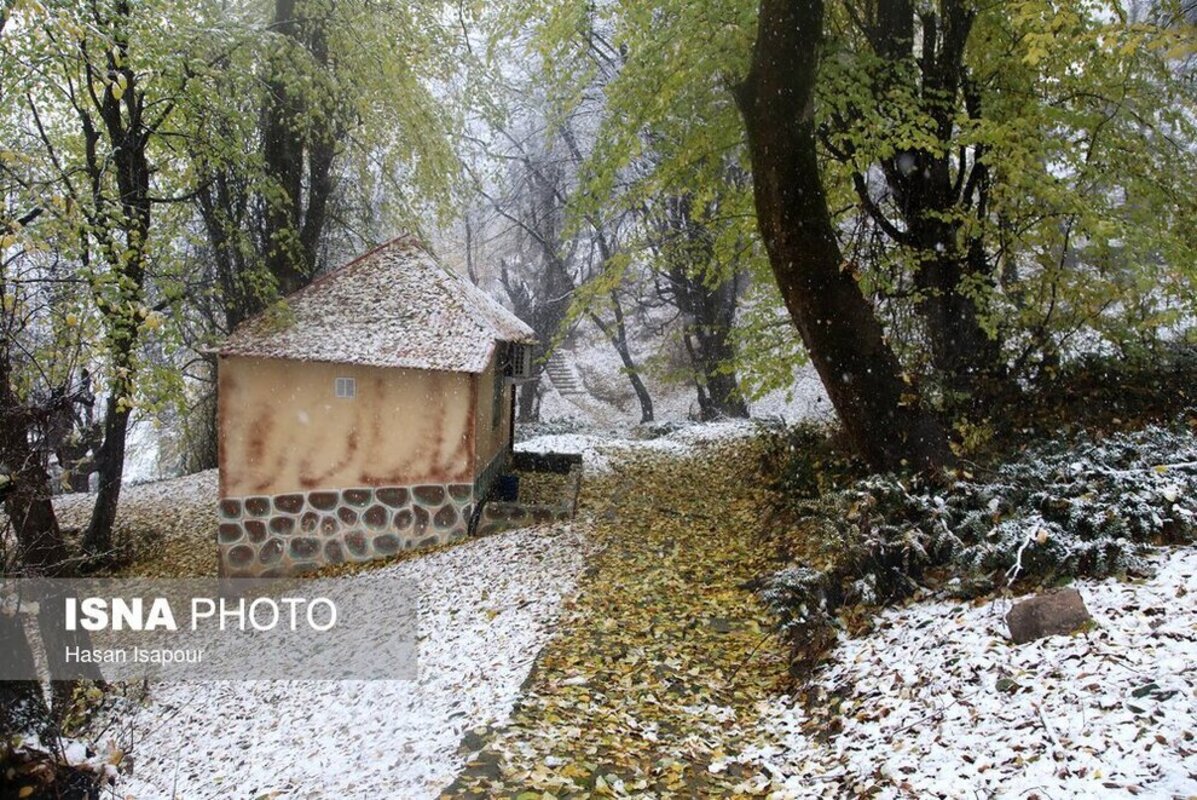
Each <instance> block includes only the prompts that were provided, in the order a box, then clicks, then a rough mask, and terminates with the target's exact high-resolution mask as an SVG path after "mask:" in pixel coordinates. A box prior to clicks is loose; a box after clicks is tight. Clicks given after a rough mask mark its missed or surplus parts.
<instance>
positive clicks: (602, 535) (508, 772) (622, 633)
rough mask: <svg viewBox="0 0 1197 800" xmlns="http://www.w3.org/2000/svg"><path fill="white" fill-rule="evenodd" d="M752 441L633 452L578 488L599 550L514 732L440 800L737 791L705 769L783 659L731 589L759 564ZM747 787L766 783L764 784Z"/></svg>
mask: <svg viewBox="0 0 1197 800" xmlns="http://www.w3.org/2000/svg"><path fill="white" fill-rule="evenodd" d="M758 463H759V460H758V458H757V456H756V448H755V446H754V445H753V443H752V442H751V441H744V440H740V441H733V442H726V441H725V442H712V443H708V444H704V445H702V446H701V447H700V448H698V450H697V455H695V456H693V457H688V458H678V457H676V456H673V457H671V456H669V455H661V454H646V453H644V452H642V451H639V452H638V451H634V450H633V451H630V452H629V453H628V454H627V455H622V454H621V455H620V456H619V457H618V458H617V459H614V460H613V465H612V466H613V469H612V472H611V473H609V474H605V475H599V476H594V477H590V478H588V481H587V483H586V485H585V487H584V490H583V492H584V493H583V498H582V502H583V506H582V510H581V512H580V514H583V515H590V516H592V517H593V519H594V522H595V524H594V531H595V532H594V535H595V536H596V537H597V539H598V541H597V544H598V545H599V546H600V547H601V548H602V550H601V552H599V553H598V554H597V555H596V556H595V557H594V559H593V562H592V564H591V566H590V568H589V570H588V571H587V573H586V576H585V578H584V579H583V581H582V584H581V587H580V589H579V592H578V594H577V596H576V597H575V598H574V600H573V601H572V602H569V601H567V607H566V611H565V614H564V615H563V617H562V619H561V621H560V627H559V629H558V631H557V634H556V636H555V637H554V638H553V639H552V640H551V641H550V643H549V644H548V645H547V646H546V648H545V649H544V650H543V651H542V652H541V654H540V657H539V659H538V661H537V664H536V667H535V668H534V672H533V674H532V676H531V677H530V678H529V681H528V684H527V686H526V692H525V694H524V696H523V698H522V699H521V701H520V702H519V704H518V705H517V707H516V709H515V710H514V711H513V715H512V719H511V721H510V722H509V723H508V724H507V725H505V726H504V727H502V728H501V729H499V730H496V731H490V732H484V733H483V734H482V735H481V736H479V737H478V738H472V737H467V746H471V747H472V748H475V749H478V752H477V753H475V754H474V755H472V757H471V758H470V759H469V761H468V762H467V767H466V769H465V770H464V771H463V773H462V775H461V776H460V777H459V779H458V780H457V781H456V782H455V783H454V784H453V785H452V786H451V787H450V788H449V789H448V790H447V791H446V796H451V797H509V796H515V797H519V796H521V795H524V796H527V797H539V796H542V795H544V794H545V793H547V794H548V795H549V796H552V797H586V796H590V795H599V796H624V795H630V796H645V795H648V796H653V797H669V796H679V797H693V796H720V797H726V796H734V795H736V794H740V793H748V792H749V791H750V788H751V787H752V786H754V785H759V784H758V781H756V780H753V778H754V777H756V776H754V775H752V774H750V773H746V772H742V771H737V770H738V769H740V768H738V767H733V768H731V769H730V770H728V771H712V770H710V769H708V767H709V765H710V764H711V762H712V761H714V760H715V759H720V758H721V757H722V756H724V755H727V754H730V753H731V752H732V751H735V750H736V749H737V748H738V745H739V743H740V742H741V740H742V737H743V736H744V735H746V734H748V733H749V732H750V731H751V727H752V722H753V721H755V720H756V718H757V716H758V703H759V701H761V700H763V699H765V698H766V697H769V696H771V695H773V694H774V693H775V691H776V690H777V689H778V688H779V685H780V684H781V682H782V681H783V679H784V675H785V658H784V655H783V652H782V648H781V646H780V644H779V643H778V641H777V640H776V638H775V637H774V636H772V635H771V634H770V619H769V616H768V615H767V613H766V612H765V610H764V609H763V607H762V606H761V605H760V604H759V602H758V601H757V599H756V597H755V596H754V595H753V593H752V592H751V590H749V589H747V588H744V584H745V583H746V582H748V581H751V580H753V579H754V578H757V577H758V576H760V575H762V574H764V573H765V572H766V571H767V570H768V569H769V568H770V566H771V565H770V564H769V563H768V558H769V555H770V552H771V549H770V548H769V547H768V546H767V544H766V543H765V542H764V541H763V537H762V536H761V533H760V527H759V523H758V515H759V510H760V508H761V505H762V501H763V490H761V489H760V488H758V487H757V483H758V482H759V481H758V479H757V476H756V467H757V464H758ZM760 783H763V781H761V782H760Z"/></svg>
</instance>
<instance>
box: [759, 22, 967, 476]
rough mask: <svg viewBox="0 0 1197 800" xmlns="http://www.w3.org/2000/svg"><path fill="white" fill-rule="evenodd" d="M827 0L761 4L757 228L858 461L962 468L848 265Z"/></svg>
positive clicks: (876, 464) (875, 464)
mask: <svg viewBox="0 0 1197 800" xmlns="http://www.w3.org/2000/svg"><path fill="white" fill-rule="evenodd" d="M822 37H823V2H822V0H761V3H760V18H759V23H758V30H757V39H756V45H755V47H754V50H753V57H752V64H751V68H750V70H749V73H748V76H747V77H746V79H745V81H744V83H743V84H741V85H740V86H739V87H738V89H737V92H736V100H737V103H738V105H739V107H740V112H741V114H742V115H743V117H744V122H745V126H746V128H747V132H748V144H749V150H750V153H751V156H752V166H753V183H754V193H755V199H756V210H757V222H758V225H759V227H760V231H761V235H762V237H763V239H764V242H765V246H766V249H767V250H768V252H769V260H770V263H771V264H772V267H773V274H774V277H775V278H776V280H777V284H778V288H779V289H780V290H781V295H782V297H783V298H784V300H785V303H786V307H787V308H788V309H789V312H790V317H791V319H793V321H794V325H795V327H796V328H797V329H798V332H799V334H800V335H801V336H802V341H803V342H804V343H805V345H806V348H807V351H808V352H809V353H810V357H811V361H812V362H813V363H814V365H815V369H816V370H817V371H818V373H819V377H820V378H821V379H822V381H823V385H824V387H825V388H826V390H827V394H828V396H829V397H830V398H831V402H832V404H833V405H834V406H835V409H836V412H837V413H838V414H839V417H840V420H841V422H842V423H843V425H844V430H845V431H846V433H847V435H848V437H849V439H850V440H851V442H852V444H853V446H854V448H855V449H856V451H857V452H858V453H859V454H860V455H861V456H863V457H864V458H865V460H866V461H867V462H868V463H869V464H870V466H872V467H873V468H875V469H895V468H900V467H902V466H907V465H908V466H910V467H915V468H918V469H934V468H938V467H941V466H943V465H944V464H947V463H950V462H951V461H952V456H951V451H950V450H949V448H948V445H947V437H946V435H945V433H944V430H943V427H942V426H941V425H940V423H939V421H938V420H936V419H935V417H934V416H932V415H931V414H930V413H928V412H927V411H926V410H924V409H923V408H922V406H921V404H920V403H919V399H918V396H917V394H916V393H915V391H914V389H913V388H911V387H909V386H908V385H906V383H905V382H904V381H903V380H902V377H901V369H900V367H899V365H898V360H897V358H896V357H895V356H894V354H893V352H892V351H891V350H890V348H889V346H888V345H887V344H886V342H885V338H884V336H883V332H882V328H881V324H880V322H879V321H878V320H877V317H876V314H875V313H874V310H873V307H872V306H871V305H870V304H869V302H868V301H867V300H866V299H865V297H864V294H863V293H862V292H861V289H860V287H859V285H858V284H857V282H856V279H855V277H854V276H853V274H852V272H851V270H850V268H849V265H846V264H844V263H843V258H842V256H841V253H840V247H839V243H838V242H837V240H836V236H835V229H834V227H833V225H832V222H831V214H830V211H829V209H828V207H827V198H826V195H825V193H824V190H823V182H822V177H821V175H820V172H819V164H818V158H817V151H816V131H815V115H814V104H815V84H816V80H817V77H818V70H819V48H820V45H821V42H822Z"/></svg>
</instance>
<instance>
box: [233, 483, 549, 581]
mask: <svg viewBox="0 0 1197 800" xmlns="http://www.w3.org/2000/svg"><path fill="white" fill-rule="evenodd" d="M473 504H474V487H473V485H472V484H468V483H453V484H423V485H419V486H385V487H376V488H368V487H367V488H356V489H342V490H339V491H338V490H327V491H314V492H296V493H292V494H280V495H275V496H273V497H268V496H259V497H231V498H225V499H223V500H221V501H220V528H219V531H218V533H217V541H218V544H219V548H220V563H221V571H222V574H224V575H227V576H237V577H273V576H279V575H292V574H296V573H299V572H304V571H308V570H311V569H315V568H317V567H320V566H323V565H326V564H340V563H342V562H345V561H368V560H370V559H373V558H382V557H385V556H389V555H394V554H395V553H398V552H399V551H400V550H410V549H412V548H415V547H427V546H430V545H436V544H444V543H446V542H451V541H456V540H457V539H461V538H463V537H464V536H465V535H466V531H467V528H468V526H469V520H470V513H471V512H472V510H473ZM525 524H527V523H525Z"/></svg>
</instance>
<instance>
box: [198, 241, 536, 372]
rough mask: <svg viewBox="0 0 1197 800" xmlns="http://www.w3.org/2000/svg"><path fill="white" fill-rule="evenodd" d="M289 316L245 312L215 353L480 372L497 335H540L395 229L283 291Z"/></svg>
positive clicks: (530, 338) (526, 339)
mask: <svg viewBox="0 0 1197 800" xmlns="http://www.w3.org/2000/svg"><path fill="white" fill-rule="evenodd" d="M284 299H285V300H286V301H287V302H288V304H289V306H290V308H291V311H292V314H291V315H290V317H289V318H288V319H287V320H286V322H285V323H284V324H282V325H276V324H274V323H273V321H272V320H270V318H269V317H266V316H265V312H263V313H260V314H257V315H255V316H254V317H251V318H250V319H248V320H245V321H244V322H242V323H241V324H240V325H238V326H237V328H236V329H235V330H234V331H233V332H232V333H231V334H230V335H229V336H228V338H226V339H225V341H224V343H223V345H221V346H220V347H219V348H218V349H217V352H218V353H220V354H223V355H241V356H247V357H262V358H287V359H292V360H299V361H325V362H331V363H347V364H359V365H366V366H379V367H408V368H414V369H437V370H447V371H451V372H454V371H455V372H481V371H483V370H484V369H485V368H486V364H487V363H489V360H490V353H491V351H492V350H493V348H494V343H495V341H496V340H501V341H510V342H523V343H532V342H534V341H535V334H534V332H533V331H532V329H531V328H530V327H528V325H526V324H525V323H524V322H523V321H522V320H520V319H519V318H518V317H517V316H516V315H515V314H514V313H512V312H511V311H510V310H509V309H508V308H506V307H505V306H503V305H502V304H501V303H500V302H499V301H498V299H497V298H493V297H491V296H490V295H489V294H488V293H487V292H486V291H485V290H483V289H482V288H481V287H480V286H477V285H475V284H473V283H471V282H470V281H469V280H468V279H467V277H466V276H464V275H462V274H460V273H458V272H457V271H455V270H453V269H450V268H449V267H448V266H447V265H446V264H444V263H443V262H442V261H440V260H439V259H438V258H437V257H436V256H435V255H434V254H433V253H432V252H431V250H429V248H428V247H426V246H425V245H424V244H423V243H421V242H420V241H419V240H417V239H415V238H414V237H412V236H400V237H396V238H394V239H392V240H390V241H388V242H384V243H383V244H380V245H378V246H376V247H373V248H371V249H370V250H368V251H366V252H365V253H363V254H362V255H360V256H358V257H356V258H354V259H352V260H350V261H347V262H345V263H344V264H342V265H340V266H339V267H337V268H336V269H333V270H329V271H328V272H326V273H324V274H323V275H321V276H320V277H319V278H317V279H316V280H314V281H312V282H311V283H309V284H308V285H307V286H305V287H303V288H302V289H299V290H297V291H295V292H292V293H291V294H289V295H287V297H286V298H284Z"/></svg>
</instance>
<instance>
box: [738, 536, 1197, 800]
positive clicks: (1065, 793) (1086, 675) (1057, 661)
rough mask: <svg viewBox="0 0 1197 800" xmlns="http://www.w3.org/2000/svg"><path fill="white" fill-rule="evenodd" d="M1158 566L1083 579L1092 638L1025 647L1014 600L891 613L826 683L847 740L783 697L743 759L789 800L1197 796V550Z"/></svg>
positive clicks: (841, 656) (844, 656) (821, 675)
mask: <svg viewBox="0 0 1197 800" xmlns="http://www.w3.org/2000/svg"><path fill="white" fill-rule="evenodd" d="M1152 561H1153V563H1154V564H1155V565H1156V566H1157V567H1158V573H1157V574H1156V575H1155V577H1154V578H1152V579H1150V580H1148V581H1146V582H1144V583H1143V584H1141V585H1137V584H1129V583H1121V582H1118V581H1115V580H1106V581H1100V582H1098V581H1078V582H1077V583H1076V584H1075V585H1076V587H1077V588H1078V589H1079V590H1080V592H1081V594H1082V596H1083V597H1084V599H1085V603H1086V604H1087V605H1088V607H1089V610H1090V611H1091V612H1092V614H1093V617H1094V620H1095V622H1096V626H1095V627H1094V628H1093V629H1092V630H1090V631H1088V632H1085V633H1081V634H1077V635H1075V636H1053V637H1049V638H1047V639H1041V640H1039V641H1037V642H1033V643H1030V644H1027V645H1023V646H1021V647H1020V646H1016V645H1013V644H1011V643H1010V642H1009V640H1008V639H1007V638H1006V628H1005V623H1004V615H1005V612H1006V611H1007V610H1008V608H1009V603H1005V602H1001V603H996V602H995V603H989V604H986V605H983V606H977V607H974V606H971V605H968V604H957V603H945V602H923V603H919V604H915V605H913V606H910V607H908V608H905V609H899V610H890V611H887V612H885V613H883V614H882V615H881V616H880V618H879V619H878V621H877V627H876V629H875V631H874V632H873V633H871V634H869V635H867V636H865V637H863V638H859V639H852V640H848V641H844V642H842V643H841V644H840V645H839V646H838V648H837V649H836V650H835V651H834V653H833V656H832V661H831V663H830V664H829V665H828V666H826V667H825V668H823V669H822V670H820V672H818V673H817V674H816V675H815V678H814V683H815V684H816V685H818V686H819V687H821V688H822V689H823V690H825V691H826V692H828V693H840V694H844V693H846V701H845V703H844V705H843V716H842V722H843V728H842V731H841V732H839V733H838V734H836V733H832V734H831V736H830V740H829V742H827V743H825V744H823V743H819V742H817V741H815V740H813V739H812V738H810V737H809V736H808V735H807V732H805V731H804V730H803V727H804V725H803V723H804V722H809V720H808V718H807V716H806V714H805V713H804V712H803V711H802V710H801V709H800V708H798V707H792V706H791V705H790V703H789V702H788V700H787V699H786V698H783V699H782V700H781V701H777V702H774V703H771V704H770V706H769V707H768V708H767V709H766V713H765V715H764V718H763V719H764V721H763V723H762V725H763V732H764V734H765V736H766V738H767V739H769V740H771V741H772V742H774V744H772V745H768V746H764V747H762V749H761V750H760V751H759V752H756V753H755V754H747V755H746V756H741V760H748V761H755V762H757V763H759V764H761V765H763V766H764V768H765V769H766V771H768V772H769V773H771V774H772V775H774V776H775V780H774V782H773V784H772V786H771V788H772V789H773V792H772V794H771V796H772V797H777V798H787V797H813V796H821V795H823V794H826V795H828V796H843V795H845V794H848V795H859V794H864V793H866V792H869V793H870V796H874V795H873V794H872V792H875V793H876V795H875V796H878V797H899V796H902V797H909V796H913V797H969V798H973V797H1011V798H1030V797H1041V798H1061V797H1099V796H1101V797H1106V796H1130V795H1139V796H1145V797H1146V796H1150V797H1158V798H1176V797H1179V798H1191V797H1193V796H1197V549H1193V548H1186V549H1177V550H1172V551H1167V552H1163V553H1160V554H1158V555H1156V556H1153V559H1152ZM716 768H718V767H716Z"/></svg>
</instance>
